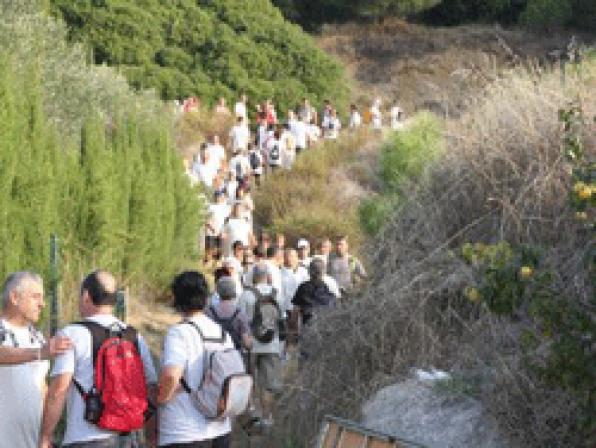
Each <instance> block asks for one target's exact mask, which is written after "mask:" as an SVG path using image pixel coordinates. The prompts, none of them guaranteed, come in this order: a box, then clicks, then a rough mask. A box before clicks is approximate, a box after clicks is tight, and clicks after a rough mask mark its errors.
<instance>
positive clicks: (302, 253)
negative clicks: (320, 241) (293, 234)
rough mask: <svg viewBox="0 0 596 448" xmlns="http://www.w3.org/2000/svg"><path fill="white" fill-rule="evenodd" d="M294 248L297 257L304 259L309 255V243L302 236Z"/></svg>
mask: <svg viewBox="0 0 596 448" xmlns="http://www.w3.org/2000/svg"><path fill="white" fill-rule="evenodd" d="M296 250H297V251H298V258H300V259H301V260H304V259H305V258H308V256H309V255H310V244H309V243H308V241H307V240H306V239H304V238H300V239H299V240H298V243H296Z"/></svg>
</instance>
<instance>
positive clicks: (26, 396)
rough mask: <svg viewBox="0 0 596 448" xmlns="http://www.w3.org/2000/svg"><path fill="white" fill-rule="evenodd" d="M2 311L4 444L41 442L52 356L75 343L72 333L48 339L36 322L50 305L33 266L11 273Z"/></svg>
mask: <svg viewBox="0 0 596 448" xmlns="http://www.w3.org/2000/svg"><path fill="white" fill-rule="evenodd" d="M2 301H3V310H2V316H1V317H0V448H16V447H19V448H38V447H39V430H40V428H41V421H42V413H43V406H44V402H45V395H46V375H47V373H48V369H49V368H50V363H49V361H47V360H48V359H49V358H50V357H54V356H56V355H58V354H61V353H63V352H64V351H66V350H68V349H70V347H71V342H70V340H69V339H67V338H61V337H58V338H56V337H54V338H52V339H50V341H49V342H48V343H46V342H45V340H44V337H43V335H42V334H41V333H40V332H39V331H37V330H36V329H35V327H34V325H35V324H36V323H37V321H38V320H39V317H40V315H41V311H42V309H43V306H44V298H43V281H42V279H41V277H40V276H39V275H37V274H34V273H32V272H15V273H13V274H11V275H9V276H8V278H7V279H6V282H5V283H4V288H3V292H2Z"/></svg>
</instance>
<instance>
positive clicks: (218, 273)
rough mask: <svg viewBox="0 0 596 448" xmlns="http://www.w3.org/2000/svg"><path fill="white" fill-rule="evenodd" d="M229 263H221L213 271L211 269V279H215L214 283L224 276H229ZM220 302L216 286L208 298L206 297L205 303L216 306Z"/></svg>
mask: <svg viewBox="0 0 596 448" xmlns="http://www.w3.org/2000/svg"><path fill="white" fill-rule="evenodd" d="M229 266H230V263H226V264H223V263H222V265H221V266H219V267H218V268H217V269H215V271H213V280H214V281H215V284H216V285H217V282H218V281H219V280H220V279H221V278H224V277H231V276H232V270H231V269H230V267H229ZM219 302H220V297H219V294H218V293H217V288H216V289H215V291H213V294H211V295H210V296H209V297H208V299H207V305H209V306H217V305H219Z"/></svg>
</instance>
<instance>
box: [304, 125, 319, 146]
mask: <svg viewBox="0 0 596 448" xmlns="http://www.w3.org/2000/svg"><path fill="white" fill-rule="evenodd" d="M307 131H308V138H309V140H310V141H311V142H313V143H316V142H317V141H319V139H320V138H321V128H320V127H318V126H317V125H316V124H310V125H308V127H307Z"/></svg>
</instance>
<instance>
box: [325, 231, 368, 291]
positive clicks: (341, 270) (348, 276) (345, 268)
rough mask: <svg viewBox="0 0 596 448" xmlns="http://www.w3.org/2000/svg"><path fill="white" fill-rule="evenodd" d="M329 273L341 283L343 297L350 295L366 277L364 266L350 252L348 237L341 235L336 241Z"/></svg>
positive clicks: (330, 260)
mask: <svg viewBox="0 0 596 448" xmlns="http://www.w3.org/2000/svg"><path fill="white" fill-rule="evenodd" d="M328 270H329V275H331V277H333V278H334V279H335V281H336V282H337V284H338V285H339V289H340V291H341V295H342V297H344V298H345V297H346V296H349V294H350V293H351V292H352V291H353V290H354V288H355V287H356V285H357V284H358V283H359V282H361V281H362V280H365V279H366V271H365V270H364V266H363V265H362V263H361V262H360V260H358V258H356V257H355V256H354V255H351V254H350V253H349V245H348V239H347V237H345V236H340V237H339V238H338V239H337V243H336V253H335V254H334V255H333V256H331V257H330V259H329V269H328Z"/></svg>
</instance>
